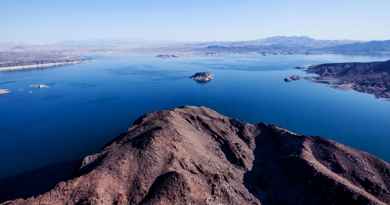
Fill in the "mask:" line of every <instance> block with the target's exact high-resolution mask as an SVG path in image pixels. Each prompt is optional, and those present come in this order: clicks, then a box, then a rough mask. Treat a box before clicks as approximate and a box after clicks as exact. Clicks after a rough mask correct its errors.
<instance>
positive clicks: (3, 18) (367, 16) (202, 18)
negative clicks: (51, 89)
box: [0, 0, 390, 43]
mask: <svg viewBox="0 0 390 205" xmlns="http://www.w3.org/2000/svg"><path fill="white" fill-rule="evenodd" d="M0 5H1V6H0V25H1V27H2V28H1V30H2V32H0V43H5V42H28V43H50V42H58V41H66V40H91V39H128V40H151V41H153V40H164V41H170V40H173V41H215V40H218V41H235V40H252V39H259V38H265V37H269V36H280V35H286V36H291V35H302V36H303V35H304V36H310V37H314V38H318V39H351V40H385V39H390V12H388V10H389V8H390V1H388V0H376V1H368V0H359V1H356V0H328V1H311V0H299V1H294V2H292V1H287V0H274V1H259V0H242V1H237V0H215V1H208V0H190V1H185V2H184V1H180V0H165V1H157V0H133V1H128V0H127V1H126V0H111V1H104V0H95V1H92V0H84V1H79V0H67V1H59V0H35V1H31V0H19V1H14V0H3V1H2V2H1V3H0Z"/></svg>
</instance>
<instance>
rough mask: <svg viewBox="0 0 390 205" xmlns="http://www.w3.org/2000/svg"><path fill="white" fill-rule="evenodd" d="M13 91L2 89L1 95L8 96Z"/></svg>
mask: <svg viewBox="0 0 390 205" xmlns="http://www.w3.org/2000/svg"><path fill="white" fill-rule="evenodd" d="M10 92H11V91H10V90H8V89H1V88H0V95H5V94H8V93H10Z"/></svg>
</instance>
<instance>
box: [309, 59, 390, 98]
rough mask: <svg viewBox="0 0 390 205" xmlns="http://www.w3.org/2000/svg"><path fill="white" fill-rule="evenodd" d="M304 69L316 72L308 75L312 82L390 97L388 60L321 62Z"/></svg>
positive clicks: (389, 65)
mask: <svg viewBox="0 0 390 205" xmlns="http://www.w3.org/2000/svg"><path fill="white" fill-rule="evenodd" d="M306 71H307V72H308V73H313V74H317V76H314V77H310V79H311V80H313V81H314V82H318V83H325V84H329V85H331V86H333V87H336V88H341V89H353V90H356V91H358V92H363V93H368V94H372V95H375V97H377V98H386V99H390V61H385V62H370V63H332V64H321V65H315V66H310V67H308V68H307V69H306Z"/></svg>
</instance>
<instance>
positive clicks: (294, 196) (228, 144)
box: [3, 106, 390, 205]
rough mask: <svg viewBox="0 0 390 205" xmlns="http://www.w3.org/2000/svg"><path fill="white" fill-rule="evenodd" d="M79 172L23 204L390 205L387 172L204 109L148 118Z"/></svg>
mask: <svg viewBox="0 0 390 205" xmlns="http://www.w3.org/2000/svg"><path fill="white" fill-rule="evenodd" d="M78 172H79V173H78V174H77V176H75V177H74V178H73V179H71V180H68V181H65V182H61V183H59V184H57V185H56V186H55V188H53V189H52V190H50V191H49V192H47V193H44V194H42V195H39V196H36V197H31V198H28V199H17V200H14V201H8V202H5V203H3V204H4V205H5V204H7V205H22V204H23V205H24V204H31V205H34V204H253V205H254V204H263V205H264V204H265V205H279V204H286V205H298V204H319V205H321V204H324V205H325V204H335V205H337V204H340V205H341V204H354V205H360V204H361V205H363V204H364V205H367V204H375V205H385V204H389V203H390V191H389V189H390V165H389V163H387V162H385V161H382V160H380V159H377V158H375V157H373V156H371V155H370V154H367V153H365V152H361V151H358V150H355V149H352V148H349V147H347V146H344V145H341V144H338V143H336V142H333V141H329V140H325V139H322V138H319V137H309V136H303V135H298V134H295V133H292V132H289V131H287V130H285V129H282V128H279V127H276V126H273V125H267V124H263V123H258V124H249V123H245V122H241V121H238V120H235V119H232V118H228V117H226V116H223V115H221V114H219V113H217V112H215V111H213V110H211V109H208V108H205V107H190V106H186V107H181V108H176V109H172V110H164V111H160V112H154V113H150V114H147V115H145V116H143V117H141V118H139V119H138V120H136V121H135V122H134V124H133V126H132V127H130V128H129V130H128V132H127V133H125V134H123V135H121V136H119V137H118V138H117V139H115V140H113V141H112V142H111V143H110V144H109V145H107V146H106V147H105V148H104V149H103V150H102V151H101V152H99V153H97V154H94V155H90V156H87V157H85V158H84V160H83V162H82V165H81V167H80V169H79V171H78Z"/></svg>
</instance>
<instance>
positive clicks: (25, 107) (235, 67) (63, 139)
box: [0, 55, 390, 178]
mask: <svg viewBox="0 0 390 205" xmlns="http://www.w3.org/2000/svg"><path fill="white" fill-rule="evenodd" d="M372 60H381V59H374V58H369V57H351V56H349V57H347V56H335V55H322V56H265V57H263V56H261V57H260V56H224V57H204V58H201V57H183V58H178V59H158V58H154V57H151V56H117V57H104V58H98V59H96V60H93V61H91V62H88V63H85V64H80V65H73V66H65V67H60V68H53V69H46V70H36V71H26V72H13V73H0V88H6V89H10V90H11V91H12V93H10V94H8V95H3V96H0V116H1V118H0V119H1V120H0V137H1V143H0V162H1V163H0V164H1V167H0V178H1V177H6V176H11V175H15V174H18V173H20V172H23V171H26V170H32V169H36V168H39V167H42V166H45V165H49V164H52V163H58V162H62V161H67V160H72V159H78V158H80V157H81V156H84V155H86V154H90V153H93V152H95V151H98V150H99V149H100V148H101V147H102V146H103V145H104V144H105V143H107V142H109V141H110V140H111V139H113V138H114V137H116V136H117V135H119V134H120V133H123V132H125V131H126V130H127V128H128V127H129V126H130V124H131V122H132V121H133V120H135V119H136V118H137V117H139V116H140V115H141V114H143V113H145V112H151V111H156V110H160V109H165V108H172V107H175V106H180V105H204V106H208V107H211V108H213V109H215V110H217V111H219V112H221V113H223V114H226V115H228V116H231V117H235V118H239V119H241V120H245V121H249V122H266V123H273V124H277V125H279V126H282V127H285V128H288V129H290V130H292V131H295V132H298V133H302V134H307V135H316V136H324V137H327V138H330V139H335V140H337V141H339V142H341V143H345V144H347V145H350V146H353V147H356V148H359V149H362V150H365V151H368V152H370V153H372V154H374V155H377V156H379V157H381V158H383V159H385V160H387V161H388V160H390V118H389V116H390V102H389V101H384V100H378V99H375V98H374V97H372V96H371V95H367V94H362V93H358V92H354V91H342V90H337V89H333V88H330V87H327V86H326V85H322V84H315V83H312V82H309V81H305V80H301V81H296V82H291V83H285V82H284V81H283V78H284V77H286V76H288V75H291V74H303V73H302V71H299V70H296V69H294V67H295V66H301V65H308V64H318V63H326V62H346V61H372ZM198 71H211V72H213V73H214V74H215V80H214V81H212V82H210V83H208V84H197V83H195V82H194V81H192V80H191V79H189V78H188V76H190V75H192V74H193V73H194V72H198ZM37 83H43V84H48V85H49V86H50V88H49V89H34V88H31V87H30V85H31V84H37Z"/></svg>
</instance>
